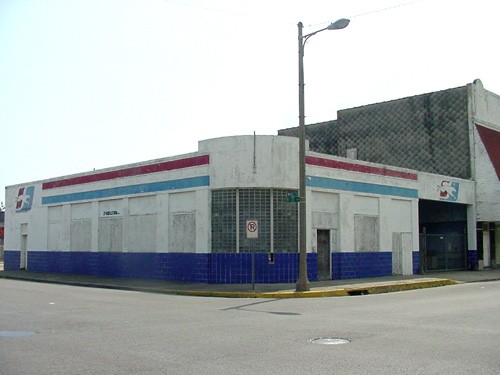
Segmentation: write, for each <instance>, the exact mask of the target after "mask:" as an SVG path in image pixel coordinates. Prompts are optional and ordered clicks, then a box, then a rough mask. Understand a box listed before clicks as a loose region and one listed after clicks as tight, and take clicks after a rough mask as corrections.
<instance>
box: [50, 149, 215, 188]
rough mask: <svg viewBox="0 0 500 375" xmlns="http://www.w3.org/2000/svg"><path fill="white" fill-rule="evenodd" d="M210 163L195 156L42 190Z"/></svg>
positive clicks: (71, 180)
mask: <svg viewBox="0 0 500 375" xmlns="http://www.w3.org/2000/svg"><path fill="white" fill-rule="evenodd" d="M209 162H210V158H209V156H208V155H201V156H195V157H192V158H186V159H179V160H172V161H166V162H162V163H156V164H149V165H141V166H138V167H133V168H125V169H118V170H116V171H109V172H101V173H95V174H89V175H85V176H79V177H70V178H65V179H63V180H57V181H50V182H45V183H43V184H42V189H43V190H46V189H54V188H58V187H64V186H72V185H80V184H88V183H91V182H98V181H106V180H113V179H115V178H122V177H131V176H139V175H143V174H149V173H156V172H165V171H172V170H175V169H182V168H189V167H197V166H200V165H206V164H209Z"/></svg>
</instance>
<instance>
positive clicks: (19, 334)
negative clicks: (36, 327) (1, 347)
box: [0, 331, 35, 337]
mask: <svg viewBox="0 0 500 375" xmlns="http://www.w3.org/2000/svg"><path fill="white" fill-rule="evenodd" d="M34 334H35V332H33V331H0V337H28V336H33V335H34Z"/></svg>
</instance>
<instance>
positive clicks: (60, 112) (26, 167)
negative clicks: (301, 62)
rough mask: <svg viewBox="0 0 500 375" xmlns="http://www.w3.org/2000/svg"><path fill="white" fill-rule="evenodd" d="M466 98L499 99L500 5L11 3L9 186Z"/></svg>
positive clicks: (6, 80) (6, 122) (430, 1)
mask: <svg viewBox="0 0 500 375" xmlns="http://www.w3.org/2000/svg"><path fill="white" fill-rule="evenodd" d="M344 17H345V18H350V19H351V24H350V25H349V26H348V27H347V28H346V29H344V30H337V31H325V32H323V33H321V34H318V35H315V36H314V37H312V38H311V39H310V40H309V42H308V43H307V45H306V49H305V81H306V94H305V95H306V97H305V99H306V101H305V104H306V116H307V117H306V123H315V122H320V121H327V120H332V119H335V118H336V117H337V115H336V112H337V110H340V109H345V108H351V107H356V106H361V105H366V104H371V103H375V102H381V101H386V100H392V99H397V98H401V97H406V96H411V95H417V94H423V93H426V92H432V91H438V90H444V89H447V88H451V87H457V86H463V85H466V84H467V83H471V82H472V81H473V80H474V79H476V78H480V79H481V80H482V82H483V84H484V86H485V88H486V89H487V90H489V91H493V92H496V93H499V94H500V74H498V69H499V67H500V63H499V55H500V54H499V52H498V49H499V47H498V45H499V44H498V41H497V38H498V35H500V33H499V30H498V26H497V25H498V20H497V18H498V12H497V7H496V2H495V1H491V0H474V1H465V0H463V1H457V0H413V1H412V0H307V1H303V0H302V1H295V0H253V1H241V0H240V1H238V0H170V1H169V0H0V147H1V148H0V150H1V156H0V201H5V199H4V187H5V186H6V185H13V184H17V183H22V182H29V181H34V180H39V179H45V178H50V177H56V176H62V175H67V174H73V173H80V172H85V171H89V170H92V169H94V168H95V169H100V168H106V167H111V166H116V165H122V164H127V163H134V162H140V161H145V160H150V159H155V158H161V157H166V156H174V155H178V154H183V153H189V152H195V151H197V147H198V144H197V142H198V141H199V140H202V139H208V138H215V137H221V136H230V135H239V134H253V132H254V131H255V132H256V133H257V134H277V131H278V129H280V128H286V127H292V126H296V125H297V124H298V78H297V75H298V73H297V23H298V22H299V21H302V22H303V23H304V25H305V26H306V28H305V29H304V33H308V32H312V31H315V30H317V29H320V28H323V27H326V26H327V25H328V24H329V23H330V22H331V21H335V20H336V19H338V18H344Z"/></svg>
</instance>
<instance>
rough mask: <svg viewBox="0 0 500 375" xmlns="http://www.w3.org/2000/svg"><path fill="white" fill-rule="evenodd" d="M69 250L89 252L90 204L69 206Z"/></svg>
mask: <svg viewBox="0 0 500 375" xmlns="http://www.w3.org/2000/svg"><path fill="white" fill-rule="evenodd" d="M70 232H71V233H70V244H69V247H70V250H71V251H90V250H91V247H92V204H91V203H75V204H72V205H71V228H70Z"/></svg>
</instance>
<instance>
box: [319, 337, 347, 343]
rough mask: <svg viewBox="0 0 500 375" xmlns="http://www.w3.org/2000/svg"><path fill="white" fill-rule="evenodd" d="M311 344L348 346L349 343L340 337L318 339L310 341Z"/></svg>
mask: <svg viewBox="0 0 500 375" xmlns="http://www.w3.org/2000/svg"><path fill="white" fill-rule="evenodd" d="M310 341H311V342H312V343H313V344H319V345H341V344H348V343H350V342H351V340H349V339H343V338H340V337H319V338H317V339H312V340H310Z"/></svg>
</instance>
